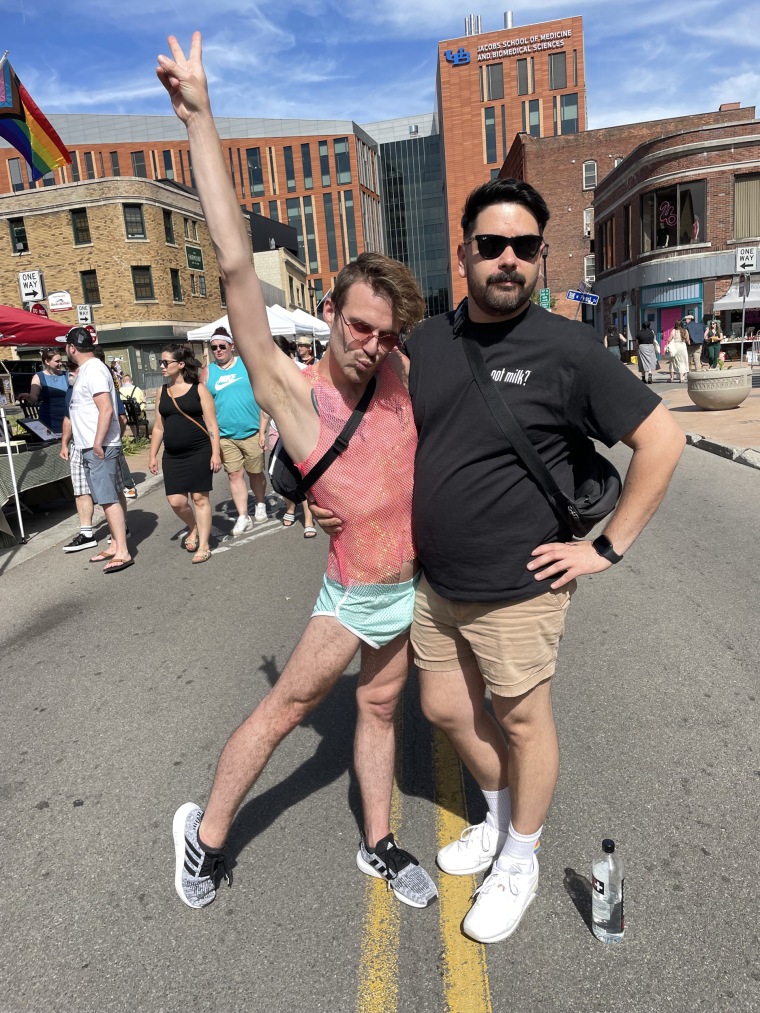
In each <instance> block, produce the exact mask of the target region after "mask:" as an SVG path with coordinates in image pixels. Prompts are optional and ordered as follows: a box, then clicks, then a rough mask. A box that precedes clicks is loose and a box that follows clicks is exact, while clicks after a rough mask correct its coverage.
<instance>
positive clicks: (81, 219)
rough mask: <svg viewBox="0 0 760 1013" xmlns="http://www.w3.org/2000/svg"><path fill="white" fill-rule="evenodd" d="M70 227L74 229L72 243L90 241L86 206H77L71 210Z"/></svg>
mask: <svg viewBox="0 0 760 1013" xmlns="http://www.w3.org/2000/svg"><path fill="white" fill-rule="evenodd" d="M71 227H72V229H73V230H74V245H75V246H81V245H82V244H83V243H91V242H92V237H91V236H90V223H89V222H88V221H87V210H86V208H78V209H77V210H76V211H72V212H71Z"/></svg>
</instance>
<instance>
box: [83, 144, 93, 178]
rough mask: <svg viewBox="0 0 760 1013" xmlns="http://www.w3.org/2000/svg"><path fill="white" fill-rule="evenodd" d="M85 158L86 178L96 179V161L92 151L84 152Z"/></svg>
mask: <svg viewBox="0 0 760 1013" xmlns="http://www.w3.org/2000/svg"><path fill="white" fill-rule="evenodd" d="M83 157H84V177H85V179H95V159H94V158H93V157H92V152H91V151H85V152H83Z"/></svg>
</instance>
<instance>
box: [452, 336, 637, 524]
mask: <svg viewBox="0 0 760 1013" xmlns="http://www.w3.org/2000/svg"><path fill="white" fill-rule="evenodd" d="M460 333H461V335H462V340H463V342H464V351H465V355H466V356H467V361H468V363H469V364H470V369H471V370H472V375H473V376H474V377H475V383H476V384H477V385H478V388H479V389H480V393H481V394H482V395H483V398H484V400H485V402H486V404H487V405H488V407H489V409H490V411H491V414H492V415H493V417H494V419H495V420H496V423H497V425H498V426H499V428H500V429H501V431H502V432H503V433H504V435H505V436H506V438H507V439H508V440H509V442H510V443H511V444H512V448H513V449H514V451H515V453H516V454H517V456H518V457H519V458H520V460H521V461H522V463H523V465H524V466H525V468H526V470H527V472H528V474H529V475H530V476H531V477H532V478H533V480H534V481H535V483H536V485H537V486H538V487H539V489H540V490H541V492H542V493H543V494H544V496H546V498H547V500H548V501H549V503H550V504H551V506H552V509H553V510H554V512H555V514H556V515H557V517H558V518H559V520H560V521H561V522H562V523H563V524H566V525H567V526H568V527H569V528H570V530H571V531H572V533H573V534H574V535H575V537H576V538H585V536H586V535H587V534H588V533H589V531H590V530H591V529H592V528H593V527H594V525H595V524H598V523H599V521H601V520H603V519H604V518H605V517H606V516H607V515H608V514H610V513H612V511H613V510H614V509H615V506H616V505H617V501H618V500H619V499H620V493H621V491H622V488H623V484H622V482H621V479H620V475H619V474H618V471H617V469H616V468H615V466H614V465H613V464H611V463H610V462H609V461H608V460H607V458H606V457H603V456H602V455H601V454H599V453H597V451H596V448H595V447H594V444H593V443H592V442H591V440H589V439H588V438H587V437H585V436H584V437H582V439H581V440H580V441H579V446H578V451H579V452H578V453H576V452H575V449H574V450H573V454H572V465H573V478H574V484H575V499H571V498H570V497H569V496H568V495H567V494H566V493H564V492H563V491H562V490H561V489H560V487H559V486H558V485H557V483H556V481H555V480H554V478H553V476H552V473H551V472H550V471H549V469H548V468H547V467H546V465H545V464H544V462H543V460H542V458H541V455H540V454H539V453H538V451H537V450H536V448H535V447H534V446H533V444H532V443H531V442H530V440H529V439H528V437H527V436H526V435H525V431H524V429H523V428H522V426H521V425H520V423H519V422H518V421H517V419H516V418H515V417H514V415H513V414H512V411H511V410H510V408H509V406H508V405H507V403H506V401H505V400H504V398H503V397H502V396H501V394H500V393H499V390H498V388H497V387H496V385H495V384H494V382H493V380H492V378H491V375H490V374H489V372H488V367H487V366H486V364H485V360H484V359H483V353H482V352H481V350H480V346H479V345H478V343H477V341H476V340H475V338H474V337H473V336H472V334H471V333H470V332H469V328H468V326H467V324H466V323H465V324H464V326H463V327H461V329H460Z"/></svg>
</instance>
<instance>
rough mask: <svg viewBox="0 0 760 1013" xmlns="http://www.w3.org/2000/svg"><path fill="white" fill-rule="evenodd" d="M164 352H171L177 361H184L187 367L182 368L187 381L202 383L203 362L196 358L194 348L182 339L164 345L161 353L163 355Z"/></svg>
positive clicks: (183, 377) (184, 378)
mask: <svg viewBox="0 0 760 1013" xmlns="http://www.w3.org/2000/svg"><path fill="white" fill-rule="evenodd" d="M164 352H169V353H170V354H171V357H172V359H174V361H175V362H184V364H185V368H184V369H183V370H182V379H183V380H184V381H185V383H200V379H201V363H200V361H199V360H198V359H196V358H195V355H194V354H193V350H192V348H191V347H190V346H189V345H185V344H183V343H182V342H180V341H173V342H172V343H171V344H170V345H164V347H163V348H162V349H161V354H162V355H163V353H164Z"/></svg>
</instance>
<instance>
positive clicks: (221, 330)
mask: <svg viewBox="0 0 760 1013" xmlns="http://www.w3.org/2000/svg"><path fill="white" fill-rule="evenodd" d="M216 334H224V335H225V336H226V337H228V338H231V337H232V335H231V334H230V332H229V331H228V330H227V328H226V327H217V329H216V330H215V331H214V333H213V334H212V335H211V337H212V338H213V337H214V336H215V335H216Z"/></svg>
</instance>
